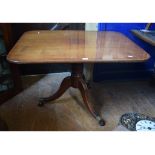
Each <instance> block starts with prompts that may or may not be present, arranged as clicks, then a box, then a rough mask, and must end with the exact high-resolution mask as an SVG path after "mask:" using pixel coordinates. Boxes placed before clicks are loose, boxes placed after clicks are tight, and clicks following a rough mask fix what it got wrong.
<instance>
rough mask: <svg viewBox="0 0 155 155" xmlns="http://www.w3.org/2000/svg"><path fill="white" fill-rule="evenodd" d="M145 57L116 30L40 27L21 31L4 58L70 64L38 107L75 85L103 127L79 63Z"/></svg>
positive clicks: (138, 60)
mask: <svg viewBox="0 0 155 155" xmlns="http://www.w3.org/2000/svg"><path fill="white" fill-rule="evenodd" d="M149 57H150V56H149V54H148V53H146V52H145V51H144V50H143V49H142V48H140V47H138V46H137V45H136V44H135V43H133V42H132V41H131V40H129V39H128V38H127V37H125V36H124V35H122V34H120V33H118V32H95V31H94V32H93V31H92V32H89V31H87V32H85V31H43V30H41V31H29V32H26V33H24V34H23V35H22V37H21V38H20V39H19V40H18V42H17V43H16V44H15V46H14V47H13V49H12V50H11V51H10V52H9V54H8V56H7V60H8V61H10V62H11V63H16V64H35V63H69V64H71V66H72V70H71V76H68V77H66V78H64V80H63V81H62V83H61V85H60V88H59V89H58V91H57V92H56V93H55V94H54V95H52V96H50V97H47V98H41V99H40V102H39V106H42V105H44V104H45V103H46V102H48V101H52V100H55V99H57V98H59V97H60V96H61V95H62V94H63V93H64V92H65V91H66V90H67V89H68V88H69V87H73V88H78V89H79V90H80V92H81V95H82V98H83V101H84V104H85V105H86V107H87V108H88V110H89V112H90V113H91V114H92V115H93V116H94V117H95V118H96V119H97V120H98V121H99V124H100V125H101V126H104V125H105V122H104V120H103V119H102V118H101V117H100V116H99V114H98V113H97V112H96V111H95V110H94V108H93V106H92V104H91V103H90V102H89V99H88V88H87V85H86V83H85V81H84V79H83V64H84V63H98V62H100V63H101V62H102V63H108V62H142V61H146V60H147V59H149Z"/></svg>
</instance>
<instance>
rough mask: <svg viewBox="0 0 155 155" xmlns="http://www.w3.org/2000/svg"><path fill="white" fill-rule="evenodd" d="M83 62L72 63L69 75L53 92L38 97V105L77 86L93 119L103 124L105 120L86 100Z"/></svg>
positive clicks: (86, 91)
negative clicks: (46, 95) (43, 96)
mask: <svg viewBox="0 0 155 155" xmlns="http://www.w3.org/2000/svg"><path fill="white" fill-rule="evenodd" d="M82 77H83V64H72V72H71V76H68V77H66V78H64V80H63V81H62V83H61V85H60V88H59V89H58V90H57V92H56V93H55V94H53V95H52V96H49V97H46V98H40V100H39V104H38V105H39V106H43V105H44V104H45V103H47V102H48V101H53V100H56V99H57V98H59V97H60V96H61V95H62V94H63V93H64V92H65V91H66V90H67V89H68V88H69V87H73V88H78V89H79V90H80V92H81V95H82V98H83V101H84V104H85V105H86V107H87V108H88V110H89V112H90V113H91V114H92V115H93V117H94V118H95V119H97V120H98V122H99V124H100V125H101V126H104V125H105V121H104V120H103V119H102V118H101V117H100V116H99V115H98V114H97V113H96V112H95V110H94V108H93V107H92V104H91V103H90V102H89V100H88V88H87V84H86V82H85V81H84V80H83V78H82Z"/></svg>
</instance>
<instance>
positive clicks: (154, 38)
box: [131, 30, 155, 46]
mask: <svg viewBox="0 0 155 155" xmlns="http://www.w3.org/2000/svg"><path fill="white" fill-rule="evenodd" d="M131 32H132V33H133V34H134V35H135V36H137V37H138V38H140V39H142V40H143V41H145V42H147V43H149V44H151V45H152V46H155V31H152V32H151V31H150V32H142V31H140V30H132V31H131Z"/></svg>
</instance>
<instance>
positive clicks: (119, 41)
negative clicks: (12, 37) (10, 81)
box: [7, 31, 150, 64]
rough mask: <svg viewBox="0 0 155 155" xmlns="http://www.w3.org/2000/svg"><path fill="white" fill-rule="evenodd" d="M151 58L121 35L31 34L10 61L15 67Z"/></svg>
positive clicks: (41, 32)
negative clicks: (34, 64) (33, 64)
mask: <svg viewBox="0 0 155 155" xmlns="http://www.w3.org/2000/svg"><path fill="white" fill-rule="evenodd" d="M149 57H150V56H149V54H148V53H146V52H145V51H144V50H143V49H142V48H140V47H138V46H137V45H136V44H135V43H133V42H132V41H131V40H129V39H128V38H127V37H125V36H124V35H122V34H121V33H118V32H95V31H94V32H93V31H92V32H90V31H87V32H86V31H28V32H26V33H24V34H23V35H22V37H21V38H20V39H19V41H18V42H17V43H16V44H15V46H14V47H13V49H12V50H11V51H10V52H9V54H8V56H7V60H8V61H10V62H12V63H18V64H27V63H71V62H72V63H79V62H81V63H91V62H92V63H94V62H139V61H146V60H148V59H149Z"/></svg>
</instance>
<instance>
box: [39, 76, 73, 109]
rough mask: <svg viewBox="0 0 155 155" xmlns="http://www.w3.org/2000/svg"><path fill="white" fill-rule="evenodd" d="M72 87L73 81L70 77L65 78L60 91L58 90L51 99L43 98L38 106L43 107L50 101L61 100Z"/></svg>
mask: <svg viewBox="0 0 155 155" xmlns="http://www.w3.org/2000/svg"><path fill="white" fill-rule="evenodd" d="M70 86H71V79H70V76H68V77H66V78H64V80H63V81H62V83H61V85H60V87H59V89H58V90H57V92H56V93H54V94H53V95H52V96H49V97H43V98H40V99H39V104H38V106H43V105H44V104H45V103H46V102H48V101H53V100H56V99H57V98H59V97H60V96H61V95H62V94H63V93H64V92H65V91H66V90H67V89H68V88H69V87H70Z"/></svg>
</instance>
